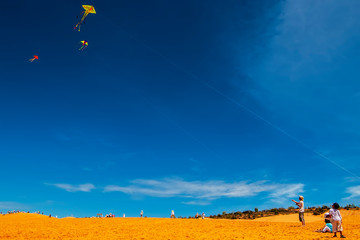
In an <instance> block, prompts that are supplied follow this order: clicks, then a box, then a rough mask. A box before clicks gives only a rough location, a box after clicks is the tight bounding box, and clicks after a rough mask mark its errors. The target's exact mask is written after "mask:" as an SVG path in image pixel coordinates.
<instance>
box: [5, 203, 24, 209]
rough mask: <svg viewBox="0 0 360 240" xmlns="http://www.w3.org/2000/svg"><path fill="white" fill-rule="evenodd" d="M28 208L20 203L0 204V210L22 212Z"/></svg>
mask: <svg viewBox="0 0 360 240" xmlns="http://www.w3.org/2000/svg"><path fill="white" fill-rule="evenodd" d="M26 208H28V206H26V205H24V204H22V203H17V202H0V209H5V210H18V209H19V210H23V209H26Z"/></svg>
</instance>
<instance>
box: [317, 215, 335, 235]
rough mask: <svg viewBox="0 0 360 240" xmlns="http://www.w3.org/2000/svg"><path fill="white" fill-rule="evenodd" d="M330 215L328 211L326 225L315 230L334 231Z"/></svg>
mask: <svg viewBox="0 0 360 240" xmlns="http://www.w3.org/2000/svg"><path fill="white" fill-rule="evenodd" d="M328 216H329V213H326V214H325V226H324V227H323V228H320V229H318V230H315V232H322V233H326V232H329V233H332V228H333V227H332V224H331V222H330V219H329V218H328Z"/></svg>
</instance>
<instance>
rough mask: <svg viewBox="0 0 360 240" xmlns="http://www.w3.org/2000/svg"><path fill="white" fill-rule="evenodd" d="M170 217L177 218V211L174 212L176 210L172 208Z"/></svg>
mask: <svg viewBox="0 0 360 240" xmlns="http://www.w3.org/2000/svg"><path fill="white" fill-rule="evenodd" d="M170 218H175V212H174V210H171V215H170Z"/></svg>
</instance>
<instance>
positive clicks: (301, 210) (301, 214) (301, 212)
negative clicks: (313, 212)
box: [291, 195, 305, 227]
mask: <svg viewBox="0 0 360 240" xmlns="http://www.w3.org/2000/svg"><path fill="white" fill-rule="evenodd" d="M291 201H293V202H294V203H295V204H296V205H297V206H298V207H299V221H300V222H302V226H303V227H305V218H304V213H305V208H304V197H303V196H300V195H299V202H297V201H295V200H291Z"/></svg>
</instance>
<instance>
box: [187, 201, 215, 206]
mask: <svg viewBox="0 0 360 240" xmlns="http://www.w3.org/2000/svg"><path fill="white" fill-rule="evenodd" d="M182 203H183V204H186V205H195V206H206V205H210V204H211V202H209V201H188V202H182Z"/></svg>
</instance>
